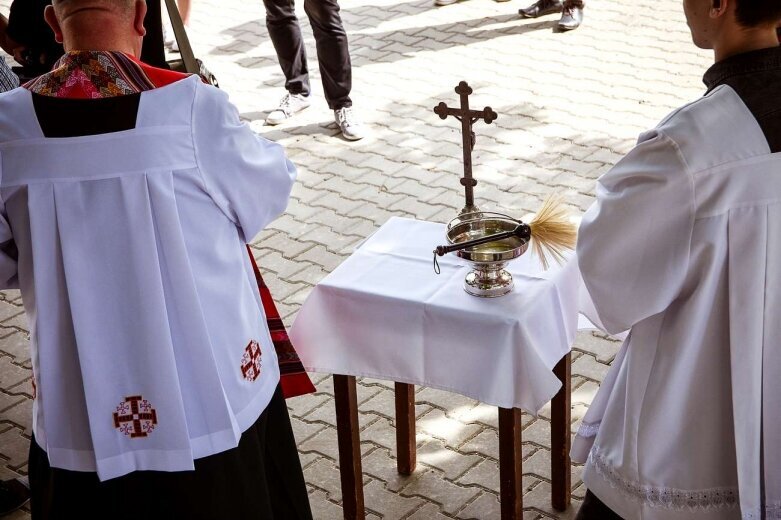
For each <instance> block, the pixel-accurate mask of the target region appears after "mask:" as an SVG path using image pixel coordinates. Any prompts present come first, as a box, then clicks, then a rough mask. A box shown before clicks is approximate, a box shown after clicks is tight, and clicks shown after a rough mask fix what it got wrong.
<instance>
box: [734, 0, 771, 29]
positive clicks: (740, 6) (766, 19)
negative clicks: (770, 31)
mask: <svg viewBox="0 0 781 520" xmlns="http://www.w3.org/2000/svg"><path fill="white" fill-rule="evenodd" d="M735 16H736V17H737V19H738V23H740V25H743V26H744V27H757V26H759V25H768V24H772V23H777V22H779V21H781V2H780V1H779V0H736V5H735Z"/></svg>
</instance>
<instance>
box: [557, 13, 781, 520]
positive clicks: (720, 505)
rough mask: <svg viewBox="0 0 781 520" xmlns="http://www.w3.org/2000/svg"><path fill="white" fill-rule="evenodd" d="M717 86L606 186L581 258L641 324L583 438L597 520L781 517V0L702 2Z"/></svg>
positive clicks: (595, 285)
mask: <svg viewBox="0 0 781 520" xmlns="http://www.w3.org/2000/svg"><path fill="white" fill-rule="evenodd" d="M684 10H685V12H686V17H687V20H688V23H689V26H690V28H691V32H692V35H693V38H694V42H695V43H696V44H697V45H698V46H700V47H703V48H710V49H713V50H714V52H715V60H716V63H715V65H713V67H711V68H710V69H709V70H708V72H707V73H706V74H705V78H704V81H705V84H706V86H707V89H708V90H707V93H706V95H705V96H704V97H703V98H701V99H699V100H697V101H695V102H693V103H691V104H689V105H686V106H684V107H682V108H680V109H679V110H677V111H675V112H673V113H672V114H671V115H670V116H668V117H667V118H666V119H664V120H663V121H662V122H661V123H660V124H659V125H658V126H657V127H656V128H655V129H653V130H651V131H648V132H646V133H644V134H642V135H641V136H640V139H639V142H638V144H637V147H636V148H635V149H634V150H633V151H632V152H630V153H629V154H628V155H627V156H626V157H625V158H624V159H623V160H622V161H621V162H619V163H618V164H617V165H616V166H615V167H614V168H613V169H612V170H611V171H610V172H608V173H607V174H605V175H604V176H603V177H602V178H600V179H599V182H598V186H597V201H596V203H595V204H594V205H593V206H592V207H591V209H590V210H589V211H588V213H587V214H586V215H585V217H584V219H583V224H582V227H581V230H580V236H579V243H578V261H579V265H580V269H581V272H582V275H583V280H584V282H585V286H586V288H587V291H586V292H587V294H588V295H589V296H590V303H591V304H592V305H593V307H592V311H593V312H592V313H591V315H590V317H591V318H592V319H593V320H594V321H595V322H596V323H599V325H600V326H601V327H602V328H603V329H604V330H605V331H607V332H609V333H613V334H617V333H620V332H624V331H629V335H628V338H627V340H626V341H625V343H624V345H623V347H622V349H621V350H620V352H619V353H618V355H617V357H616V359H615V361H614V363H613V366H612V368H611V371H610V372H609V374H608V376H607V377H606V379H605V381H604V382H603V384H602V387H601V388H600V391H599V393H598V394H597V396H596V398H595V400H594V402H593V403H592V405H591V407H590V408H589V410H588V412H587V414H586V416H585V418H584V421H583V424H582V425H581V426H580V429H579V432H578V435H577V437H576V438H575V440H574V441H573V450H572V454H573V459H574V460H575V461H580V462H586V467H585V471H584V476H583V480H584V482H585V484H586V487H587V488H588V489H589V493H588V494H587V496H586V500H585V501H584V504H583V507H582V508H581V511H580V513H579V518H581V519H599V520H610V519H615V518H619V517H621V518H624V519H627V520H632V519H643V520H684V519H685V520H699V519H702V520H706V519H708V520H711V519H714V520H733V519H740V518H743V519H778V518H781V153H778V152H781V49H779V47H778V39H777V36H776V27H777V26H778V25H779V23H780V22H781V2H779V1H778V0H685V1H684Z"/></svg>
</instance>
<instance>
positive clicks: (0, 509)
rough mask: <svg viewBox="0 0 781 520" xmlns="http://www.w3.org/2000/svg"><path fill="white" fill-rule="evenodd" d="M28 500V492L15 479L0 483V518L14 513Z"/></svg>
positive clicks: (25, 487)
mask: <svg viewBox="0 0 781 520" xmlns="http://www.w3.org/2000/svg"><path fill="white" fill-rule="evenodd" d="M28 500H30V490H29V489H27V486H25V485H24V484H22V483H21V482H19V481H18V480H16V479H13V480H3V481H0V516H4V515H7V514H8V513H11V512H13V511H16V510H17V509H19V508H20V507H22V506H23V505H25V504H26V503H27V501H28Z"/></svg>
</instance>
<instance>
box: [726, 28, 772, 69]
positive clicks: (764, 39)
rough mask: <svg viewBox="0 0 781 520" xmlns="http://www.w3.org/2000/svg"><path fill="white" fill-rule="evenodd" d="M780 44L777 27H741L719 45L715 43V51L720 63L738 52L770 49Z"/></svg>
mask: <svg viewBox="0 0 781 520" xmlns="http://www.w3.org/2000/svg"><path fill="white" fill-rule="evenodd" d="M778 45H779V43H778V35H777V34H776V28H775V27H762V28H756V29H739V30H737V31H736V32H735V33H733V34H731V35H728V36H726V37H725V38H723V40H722V41H721V42H719V43H718V44H717V45H714V46H713V53H714V57H715V59H716V62H717V63H718V62H720V61H722V60H726V59H727V58H729V57H731V56H735V55H737V54H743V53H746V52H751V51H758V50H761V49H769V48H772V47H778Z"/></svg>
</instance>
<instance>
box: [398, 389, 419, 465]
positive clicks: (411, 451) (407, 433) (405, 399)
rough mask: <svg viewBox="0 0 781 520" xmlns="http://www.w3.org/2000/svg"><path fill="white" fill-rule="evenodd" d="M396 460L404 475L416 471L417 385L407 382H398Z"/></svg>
mask: <svg viewBox="0 0 781 520" xmlns="http://www.w3.org/2000/svg"><path fill="white" fill-rule="evenodd" d="M396 461H397V467H398V470H399V473H401V474H402V475H412V472H413V471H415V466H416V465H417V450H416V446H415V385H408V384H406V383H396Z"/></svg>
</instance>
